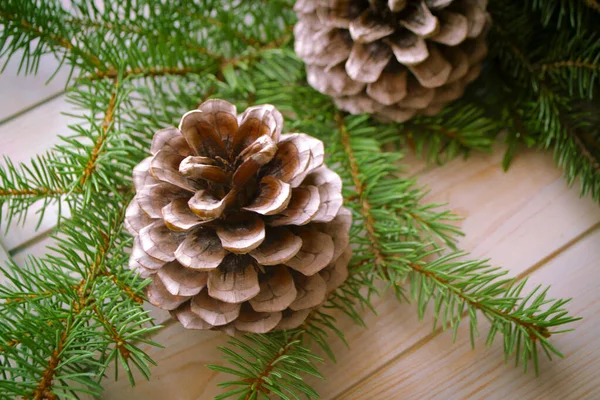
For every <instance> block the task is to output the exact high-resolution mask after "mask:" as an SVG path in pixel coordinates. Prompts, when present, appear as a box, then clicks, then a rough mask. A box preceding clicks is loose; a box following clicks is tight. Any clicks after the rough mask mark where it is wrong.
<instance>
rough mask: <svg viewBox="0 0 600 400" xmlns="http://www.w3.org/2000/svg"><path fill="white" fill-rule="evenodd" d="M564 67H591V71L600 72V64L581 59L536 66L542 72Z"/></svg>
mask: <svg viewBox="0 0 600 400" xmlns="http://www.w3.org/2000/svg"><path fill="white" fill-rule="evenodd" d="M562 68H579V69H589V70H590V71H598V72H600V65H595V64H592V63H590V62H586V61H579V60H575V61H572V60H567V61H556V62H553V63H548V64H538V65H536V66H535V69H536V70H541V71H542V73H543V72H546V71H553V70H557V69H562Z"/></svg>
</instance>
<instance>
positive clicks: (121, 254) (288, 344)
mask: <svg viewBox="0 0 600 400" xmlns="http://www.w3.org/2000/svg"><path fill="white" fill-rule="evenodd" d="M292 3H293V2H292V1H291V0H276V1H268V2H262V3H261V4H260V7H257V6H256V2H251V1H232V2H228V3H227V5H226V6H223V2H222V1H215V0H202V1H197V2H188V1H183V0H180V1H169V2H158V1H152V0H139V1H123V2H105V4H104V7H103V8H100V7H97V6H95V5H94V4H95V3H94V2H93V1H89V0H78V1H74V2H73V6H72V9H71V10H65V9H63V8H62V6H61V4H60V2H59V1H52V0H38V1H37V2H33V3H32V2H23V1H20V0H7V1H4V2H3V3H2V5H1V6H0V18H1V23H2V31H1V33H0V55H1V57H2V58H3V60H5V61H6V62H8V61H9V60H10V59H11V58H14V57H15V56H16V54H19V57H21V60H20V62H21V66H22V68H21V72H23V73H35V71H36V70H37V66H38V65H39V62H40V57H41V55H43V54H53V55H54V56H55V57H57V58H58V59H59V60H61V61H62V66H61V68H62V67H64V68H70V69H71V72H72V74H73V75H74V76H73V78H72V79H71V80H70V82H69V85H68V90H67V95H68V99H69V101H70V102H71V103H73V104H74V105H76V107H77V109H78V113H77V115H75V116H76V117H78V118H79V120H80V121H79V123H78V124H75V125H73V126H71V127H70V132H69V133H65V135H64V136H63V137H62V141H61V143H60V144H59V145H57V146H55V148H53V149H52V150H51V151H50V152H49V153H48V154H46V155H43V156H40V157H37V158H35V159H34V160H32V161H31V162H30V163H28V164H23V165H18V166H17V165H13V163H12V162H11V161H10V159H6V161H5V163H4V165H3V166H2V167H0V206H3V207H4V208H2V209H3V210H4V211H3V212H4V214H2V215H0V217H1V218H0V222H2V223H3V224H5V226H6V227H7V228H8V226H9V225H10V224H11V222H13V221H19V222H22V221H24V219H25V217H26V216H28V214H31V213H30V212H28V211H30V208H31V206H33V205H34V204H38V203H41V204H42V206H43V208H42V210H43V209H44V208H45V207H46V206H48V205H49V204H51V203H57V204H61V205H66V206H67V207H68V208H69V213H63V214H62V215H61V218H60V221H59V222H60V225H59V227H58V228H57V231H56V232H55V235H54V236H55V238H56V243H57V244H56V246H55V247H54V248H52V249H49V254H48V255H47V256H45V257H41V258H32V259H30V260H29V262H28V265H27V268H18V267H17V266H15V265H13V264H9V265H8V266H5V267H4V268H3V272H4V273H5V274H6V276H7V277H8V279H9V283H8V284H7V285H2V286H0V310H1V311H2V313H1V314H0V315H1V316H0V374H2V377H3V380H2V382H0V397H7V398H15V397H18V396H23V397H27V398H42V397H44V396H45V395H47V394H54V395H57V396H59V397H64V398H78V396H80V395H81V394H82V393H92V394H99V393H101V386H100V380H101V379H102V378H103V376H104V373H105V371H106V369H107V368H108V367H109V366H110V365H114V366H115V367H116V368H115V369H116V370H117V371H119V369H121V370H124V371H125V374H126V375H127V376H128V378H129V379H130V380H131V382H132V384H133V372H132V371H133V370H135V369H137V370H139V371H141V373H142V375H144V376H145V377H146V378H147V377H148V376H149V373H150V371H149V364H151V363H152V360H150V359H149V357H148V356H147V355H146V354H145V353H144V352H143V351H142V350H141V349H140V348H139V347H138V344H139V343H150V344H154V343H153V342H152V339H151V336H150V335H151V334H152V333H153V332H154V331H155V330H156V329H158V327H156V326H153V325H152V323H151V318H150V317H149V316H148V314H147V312H146V311H144V310H143V308H142V307H141V304H140V303H141V301H142V299H143V287H144V286H145V284H146V282H144V281H142V280H141V279H139V278H138V277H136V276H133V275H132V274H131V273H130V272H129V271H127V270H126V269H125V268H124V266H125V265H126V264H127V259H128V249H129V247H130V246H131V238H129V237H128V236H127V235H126V234H125V233H124V232H123V231H122V219H123V215H124V208H125V206H126V205H127V203H128V202H129V200H130V199H131V196H132V195H133V190H132V187H131V186H132V185H131V179H130V176H131V169H132V168H133V166H134V165H136V164H137V163H138V162H139V161H140V160H141V159H142V158H144V156H145V154H146V153H147V151H148V146H149V140H150V138H151V136H152V135H153V133H154V132H155V131H156V130H158V129H160V128H163V127H165V126H168V125H177V123H178V121H179V119H180V117H181V115H183V113H185V112H186V111H188V110H190V109H193V108H195V107H196V106H197V105H198V104H199V103H201V102H202V101H204V100H205V99H207V98H209V97H218V98H224V99H227V100H229V101H231V102H233V103H234V104H236V105H237V106H238V109H243V108H245V107H247V106H248V105H252V104H261V103H272V104H275V105H276V106H277V107H278V109H280V110H281V111H282V112H283V113H284V115H285V116H286V130H287V131H302V132H307V133H310V134H311V135H314V136H316V137H318V138H320V139H322V140H323V141H324V143H325V145H326V149H327V154H328V157H329V159H328V161H327V162H328V164H329V165H330V166H331V167H332V168H334V169H335V170H336V171H337V172H338V173H339V174H340V175H341V176H342V179H343V181H344V197H345V200H346V201H345V204H346V206H347V207H349V208H350V209H351V211H352V214H353V217H354V223H353V226H352V228H351V233H350V236H351V243H352V246H353V250H354V256H353V259H352V263H351V270H350V277H349V279H348V280H347V281H346V282H345V284H344V285H343V286H342V287H340V288H339V289H338V290H336V291H335V292H334V293H333V294H331V295H330V296H329V298H328V299H327V301H326V303H325V304H324V305H323V306H322V307H320V308H318V309H316V310H313V311H312V312H311V314H310V316H309V318H308V319H307V320H306V322H305V323H304V324H303V325H302V326H301V327H300V328H299V329H296V330H292V331H289V332H283V333H272V334H267V335H246V336H244V337H242V338H239V339H232V340H231V341H230V342H229V345H228V346H226V347H223V348H222V349H221V351H222V352H223V354H224V356H225V361H226V365H218V366H211V368H213V369H214V370H217V371H222V372H227V373H230V374H232V375H234V376H235V377H236V378H235V379H236V380H233V381H230V382H225V383H223V385H222V386H223V387H224V389H225V391H224V393H223V394H222V395H221V396H220V397H219V398H229V397H233V398H243V399H255V398H266V397H268V396H269V395H271V394H276V395H279V396H280V397H282V398H284V399H285V398H290V399H294V398H299V397H301V396H308V397H309V398H316V397H318V394H317V393H315V391H314V389H313V388H311V386H310V385H308V384H307V383H306V382H305V381H304V377H303V375H304V374H309V375H313V376H320V374H319V372H318V369H317V364H318V363H320V362H321V361H322V360H321V359H320V358H319V357H317V356H315V355H314V353H313V347H312V346H311V344H316V345H317V346H319V347H320V348H321V349H322V350H323V351H324V352H325V354H327V356H328V357H329V358H331V359H333V360H334V359H335V355H334V354H333V352H332V350H331V347H330V341H331V340H333V337H335V336H337V337H340V338H342V339H343V333H342V332H341V331H340V330H339V329H338V328H337V327H336V322H337V321H336V316H338V315H341V314H346V315H348V316H349V317H350V318H352V319H353V320H354V321H355V322H357V323H358V324H362V325H364V322H363V320H362V317H361V316H362V315H363V310H364V309H371V310H372V311H373V307H372V304H371V298H372V296H374V295H377V294H378V293H379V292H378V290H377V288H380V287H381V285H379V284H378V283H377V282H378V281H382V282H383V283H384V286H385V288H391V289H392V290H394V291H395V293H396V295H397V296H398V298H399V299H400V300H405V301H413V302H414V303H415V306H416V308H417V310H418V312H419V315H420V316H423V315H424V312H425V310H426V309H427V308H428V307H432V308H433V310H434V315H435V320H436V321H438V322H439V323H440V325H441V327H443V328H451V329H453V330H454V331H455V332H457V329H458V326H459V323H460V322H461V321H463V320H464V319H465V318H467V317H468V319H469V324H470V328H471V335H472V337H474V336H475V335H476V334H477V315H478V314H479V315H483V316H484V317H485V318H486V319H488V320H489V321H490V322H491V330H490V332H489V334H488V343H490V344H491V342H492V341H493V339H494V338H495V337H496V336H497V335H498V334H501V335H502V336H503V339H504V343H505V355H506V356H507V357H509V356H512V357H514V358H515V360H516V361H517V362H522V363H523V364H524V365H527V363H528V362H533V363H534V365H535V366H537V354H538V353H537V352H538V348H541V349H542V350H544V351H545V352H546V353H547V354H548V355H550V353H555V354H560V353H558V351H557V350H556V349H554V348H553V347H552V345H551V344H550V340H549V339H550V338H551V335H554V334H556V333H559V332H560V330H557V329H561V330H562V327H561V326H562V325H564V324H568V323H570V322H572V321H574V320H575V319H574V318H573V317H570V316H569V315H568V314H566V312H565V311H564V310H563V305H564V303H565V302H566V301H564V300H548V299H547V298H546V290H540V289H537V290H535V291H533V292H531V293H530V294H524V293H523V290H524V289H523V288H524V282H522V281H521V282H517V281H514V280H509V279H505V278H504V273H503V272H502V271H500V270H498V269H496V268H491V267H489V266H487V265H486V264H485V263H483V262H480V261H471V260H464V259H463V258H462V256H463V254H462V253H460V252H458V251H457V250H456V249H455V247H456V245H455V241H456V237H457V236H459V235H460V234H461V233H460V231H459V230H458V229H457V228H456V227H455V226H454V225H452V222H453V221H455V220H456V219H457V217H456V216H454V215H452V214H451V213H449V212H448V211H444V210H441V209H440V207H439V205H435V204H423V202H422V199H423V197H424V196H425V194H426V191H425V189H424V188H421V187H418V185H417V182H416V180H415V179H413V178H407V177H404V176H403V175H402V171H403V167H401V166H400V165H399V163H400V162H401V161H402V150H403V149H404V148H413V149H415V150H416V151H417V152H419V153H420V154H422V155H423V157H425V158H426V159H427V160H430V161H435V162H439V163H442V162H445V161H447V160H449V159H451V158H453V157H455V156H457V155H459V154H463V153H468V152H469V151H489V150H491V145H492V144H493V141H494V139H495V137H496V135H497V133H498V131H499V129H500V128H501V127H505V129H506V131H507V136H506V137H507V140H508V141H509V144H510V146H509V153H507V154H508V155H510V154H512V152H514V151H515V150H516V148H517V145H518V143H520V142H525V143H526V144H528V145H534V144H536V143H537V144H541V145H543V146H545V147H548V146H554V148H555V151H556V154H557V160H558V161H559V163H561V165H564V167H565V171H566V174H567V176H568V178H569V179H570V180H572V179H574V178H575V177H577V176H579V177H581V181H582V185H583V186H582V188H583V191H584V192H586V193H587V192H590V193H592V194H593V195H594V196H598V193H599V191H600V188H599V186H598V168H597V165H596V167H594V164H593V162H591V160H592V158H593V157H596V159H598V147H597V143H598V133H597V130H594V127H596V126H598V124H597V121H595V120H594V117H597V116H594V115H593V113H592V112H590V111H591V110H593V108H591V107H590V105H589V102H590V99H593V98H594V96H595V95H596V91H595V87H596V86H597V82H598V81H597V79H598V77H597V73H598V69H597V67H594V68H582V67H581V65H584V66H587V65H588V64H589V65H592V66H597V65H598V59H597V55H598V51H597V50H598V49H597V48H596V46H597V41H594V40H595V39H594V38H595V36H593V34H590V33H589V32H588V31H587V30H586V26H589V25H585V24H586V23H587V22H586V21H589V20H591V19H592V18H593V17H589V16H586V14H585V13H582V14H576V15H575V14H574V13H579V11H578V10H580V8H577V7H579V6H577V7H576V8H569V7H570V6H569V4H568V2H557V4H559V3H560V7H559V8H552V7H548V6H546V5H544V4H542V2H537V1H532V2H531V3H530V4H529V5H528V6H529V8H527V9H524V8H522V7H523V6H519V5H506V7H504V5H499V4H495V3H499V1H498V2H493V4H491V9H492V12H493V14H494V15H493V16H494V20H496V19H498V21H500V22H502V21H503V20H504V21H511V24H508V25H507V28H506V29H509V30H507V32H508V36H506V35H505V34H504V33H503V32H501V31H493V32H492V33H491V35H492V36H493V38H494V40H493V41H492V42H493V43H494V45H493V49H492V55H491V57H492V58H491V60H496V61H492V62H490V63H489V65H488V66H487V67H486V68H487V70H486V71H485V72H484V75H483V76H482V78H480V81H479V82H482V81H483V80H486V85H485V88H486V90H480V89H478V85H477V84H473V85H472V86H471V89H470V90H469V93H467V95H466V96H465V98H464V99H463V100H461V101H459V102H457V103H455V104H453V105H451V106H450V107H448V108H447V109H446V110H444V111H443V112H442V113H440V114H438V115H437V116H434V117H419V118H416V119H414V120H411V121H410V122H408V123H406V124H403V125H399V124H388V125H384V124H381V123H378V122H375V121H373V120H372V119H370V118H369V117H368V116H344V115H342V114H341V113H340V112H339V111H337V110H336V109H335V107H334V106H333V104H332V102H331V100H330V99H329V98H327V97H326V96H323V95H321V94H319V93H317V92H315V91H314V90H312V89H311V88H310V87H308V86H307V85H306V83H305V81H306V77H305V73H304V66H303V64H302V63H301V62H300V61H299V60H298V59H297V58H296V57H295V55H294V53H293V50H292V49H291V40H292V38H291V26H292V25H293V23H294V15H293V11H292V10H291V4H292ZM557 7H558V6H557ZM532 10H533V11H532ZM565 13H568V14H569V15H575V16H574V17H572V18H569V24H568V25H565V23H564V22H561V21H562V20H561V18H562V19H563V20H564V19H565V17H564V15H565ZM561 16H562V17H561ZM532 18H534V19H535V21H536V24H537V25H536V24H533V25H532V24H531V23H530V22H531V20H532ZM561 24H562V25H561ZM538 25H539V26H538ZM499 26H501V25H499ZM556 26H562V27H564V26H567V27H568V29H565V32H568V34H567V33H565V34H564V35H566V36H565V37H562V36H561V35H563V34H562V33H561V32H562V30H561V31H560V32H559V33H556V32H555V33H552V32H551V31H556V29H555V28H556ZM538 28H539V29H538ZM570 29H573V30H574V31H576V32H578V33H577V35H578V36H573V35H571V31H570ZM541 32H545V33H544V35H548V36H552V35H553V34H554V35H557V38H556V39H555V40H556V42H552V43H553V44H556V45H555V46H554V45H553V46H552V50H551V51H548V52H547V53H544V54H541V51H540V50H539V49H537V48H536V47H535V46H534V43H535V42H534V41H533V38H534V37H535V38H538V35H542V33H541ZM503 35H504V36H503ZM568 35H571V36H568ZM567 36H568V37H567ZM506 37H510V38H514V40H516V41H515V42H511V41H508V40H507V39H506ZM543 38H544V39H547V38H546V37H543ZM567 39H568V40H567ZM536 40H540V39H536ZM563 40H566V41H565V42H562V41H563ZM560 45H562V46H560ZM514 48H517V49H519V48H523V49H527V51H525V52H519V51H517V52H515V51H514ZM18 52H21V53H18ZM523 54H527V57H528V58H529V57H530V58H531V59H530V60H528V59H525V58H524V57H523V56H522V55H523ZM574 57H576V58H577V57H579V58H577V59H576V60H573V58H574ZM564 62H567V63H566V64H565V63H564ZM568 62H571V63H568ZM557 63H558V64H557ZM561 63H562V64H561ZM563 67H564V68H563ZM488 83H489V84H488ZM490 91H491V93H493V95H490ZM508 99H510V101H509V100H508ZM399 133H401V135H400V137H401V140H400V145H401V147H400V149H399V150H398V149H397V150H396V151H383V150H382V147H383V146H387V145H390V144H394V145H398V136H399ZM582 149H585V150H587V152H588V153H589V155H591V156H590V157H588V156H585V157H581V154H584V155H586V154H588V153H582V151H583V150H582ZM508 158H510V157H508ZM508 158H507V160H508ZM406 282H408V283H407V284H405V283H406ZM48 377H49V379H48Z"/></svg>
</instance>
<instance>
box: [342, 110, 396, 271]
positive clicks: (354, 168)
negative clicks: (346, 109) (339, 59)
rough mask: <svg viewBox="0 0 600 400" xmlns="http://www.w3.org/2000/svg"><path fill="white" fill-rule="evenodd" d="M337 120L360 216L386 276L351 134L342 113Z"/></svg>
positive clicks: (380, 267)
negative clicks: (351, 142)
mask: <svg viewBox="0 0 600 400" xmlns="http://www.w3.org/2000/svg"><path fill="white" fill-rule="evenodd" d="M335 120H336V122H337V124H338V131H339V133H340V141H341V142H342V146H343V147H344V152H345V153H346V156H347V159H348V163H349V167H350V175H351V177H352V183H353V184H354V187H355V191H356V195H357V196H358V199H359V202H360V214H361V215H362V217H363V219H364V227H365V230H366V232H367V237H368V238H369V241H370V243H371V251H372V252H373V255H374V257H375V265H376V266H377V267H378V269H379V270H380V271H381V272H382V273H384V274H385V273H386V272H385V267H386V262H385V256H384V254H383V251H382V249H381V248H380V247H379V246H378V245H377V243H379V238H378V236H377V232H375V219H374V218H373V214H372V213H371V204H370V203H369V200H368V199H367V198H366V196H365V191H364V190H365V188H364V184H363V182H362V181H361V179H360V170H359V167H358V162H357V161H356V157H355V155H354V150H353V149H352V145H351V144H350V134H349V133H348V130H347V129H346V124H345V122H344V117H343V116H342V114H341V113H337V114H336V116H335Z"/></svg>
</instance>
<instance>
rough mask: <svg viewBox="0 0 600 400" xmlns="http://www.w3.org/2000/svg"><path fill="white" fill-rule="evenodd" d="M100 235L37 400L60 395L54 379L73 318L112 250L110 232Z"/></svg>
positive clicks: (83, 305) (83, 306) (85, 303)
mask: <svg viewBox="0 0 600 400" xmlns="http://www.w3.org/2000/svg"><path fill="white" fill-rule="evenodd" d="M124 213H125V207H123V208H122V209H121V212H120V218H118V219H117V220H116V222H115V225H116V224H120V222H121V220H122V218H123V216H124ZM113 229H117V226H112V227H111V231H112V230H113ZM100 235H101V236H102V238H103V241H102V243H101V244H100V246H98V247H97V248H96V259H95V260H94V262H93V263H92V264H91V265H90V266H89V268H87V276H86V277H85V278H84V279H82V280H81V282H80V283H79V284H78V285H76V286H75V288H74V289H75V292H76V293H77V298H75V299H73V301H72V303H71V310H72V313H71V315H70V316H69V320H67V321H65V322H66V326H64V331H63V332H62V334H61V336H60V340H59V342H58V344H57V346H56V348H55V349H54V351H53V352H52V355H51V356H50V359H49V360H48V366H47V367H46V369H45V370H44V372H43V373H42V377H41V379H40V381H39V383H38V386H37V389H36V390H35V391H34V392H33V394H32V397H33V399H35V400H38V399H39V400H42V399H44V400H46V399H48V400H55V399H58V397H57V396H56V395H55V394H54V393H53V392H52V386H53V380H54V376H55V374H56V368H57V366H58V365H59V364H60V361H61V358H62V352H63V350H64V345H65V342H66V340H67V338H68V336H69V334H70V331H71V329H72V326H73V324H72V322H71V319H74V318H75V317H77V316H78V315H80V314H81V313H82V312H83V310H85V309H86V307H87V306H88V305H90V303H91V302H93V299H91V298H90V294H91V290H90V285H92V284H93V282H94V281H95V279H96V278H97V277H98V276H99V275H100V274H101V273H103V272H104V271H103V269H102V267H105V264H104V258H105V256H106V253H108V251H109V250H110V247H111V245H112V241H111V240H110V233H105V232H100Z"/></svg>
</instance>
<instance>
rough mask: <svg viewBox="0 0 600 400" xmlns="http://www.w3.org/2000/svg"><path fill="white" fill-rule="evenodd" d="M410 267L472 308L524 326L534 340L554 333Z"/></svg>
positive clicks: (439, 278)
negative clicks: (479, 300)
mask: <svg viewBox="0 0 600 400" xmlns="http://www.w3.org/2000/svg"><path fill="white" fill-rule="evenodd" d="M408 266H409V267H410V268H411V269H412V270H413V271H415V272H418V273H420V274H423V275H425V276H427V277H428V278H430V279H432V280H434V281H436V282H438V283H439V284H441V285H442V286H444V287H445V288H447V289H448V290H451V291H452V292H453V293H454V294H455V295H456V296H458V297H460V298H461V299H463V300H464V301H465V302H466V303H468V304H469V305H471V306H472V307H475V308H476V309H478V310H480V311H482V312H484V313H488V314H492V315H495V316H496V317H499V318H502V319H504V320H508V321H511V322H513V323H514V324H516V325H519V326H522V327H523V328H525V329H526V330H527V331H528V332H529V337H530V338H531V339H533V340H535V339H537V337H538V335H537V334H539V335H541V336H543V337H545V338H549V337H550V336H551V335H552V333H551V332H550V331H549V330H548V329H547V328H546V327H541V326H538V325H536V324H534V323H531V322H527V321H523V320H521V319H519V318H517V317H514V316H512V315H510V314H509V313H507V312H505V311H501V310H498V309H495V308H492V307H489V306H487V305H485V304H482V303H481V302H478V301H477V300H475V299H474V298H472V297H471V296H469V295H468V294H466V293H464V292H463V291H461V290H460V289H459V288H457V287H455V286H454V285H452V283H451V282H450V281H448V280H447V279H444V278H441V277H440V276H438V275H436V274H435V273H434V272H432V271H428V270H426V269H424V268H423V267H422V266H420V265H418V264H414V263H409V264H408ZM534 331H535V332H537V334H536V333H534Z"/></svg>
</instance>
